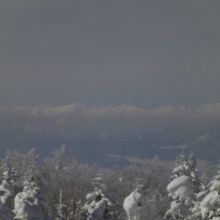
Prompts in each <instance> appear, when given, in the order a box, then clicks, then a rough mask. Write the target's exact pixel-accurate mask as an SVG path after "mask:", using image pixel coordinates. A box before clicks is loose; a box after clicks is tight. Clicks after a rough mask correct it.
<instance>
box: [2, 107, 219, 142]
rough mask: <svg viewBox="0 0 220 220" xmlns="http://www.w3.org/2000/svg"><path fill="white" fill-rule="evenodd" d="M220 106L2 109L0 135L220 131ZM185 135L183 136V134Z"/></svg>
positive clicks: (86, 136) (85, 136) (103, 135)
mask: <svg viewBox="0 0 220 220" xmlns="http://www.w3.org/2000/svg"><path fill="white" fill-rule="evenodd" d="M219 120H220V104H219V103H216V104H208V105H202V106H200V107H197V108H187V107H183V106H181V107H178V106H164V107H161V108H156V109H147V108H141V107H135V106H127V105H118V106H105V107H85V106H82V105H80V104H72V105H62V106H55V107H53V106H47V105H42V106H33V107H27V106H18V107H8V108H7V107H1V108H0V132H1V133H5V132H6V133H8V134H10V133H16V134H23V135H33V136H34V135H36V136H47V137H51V138H52V137H56V138H63V139H69V138H77V139H78V138H79V139H90V138H92V139H93V138H99V137H101V138H107V137H115V138H116V137H126V136H127V137H130V136H146V135H148V134H149V133H151V134H153V133H154V134H163V133H172V132H174V134H175V132H177V131H178V132H181V131H182V132H183V131H184V132H187V131H190V130H192V131H200V130H201V131H204V132H205V131H206V130H210V129H212V130H215V129H217V128H218V127H219ZM179 135H181V134H179Z"/></svg>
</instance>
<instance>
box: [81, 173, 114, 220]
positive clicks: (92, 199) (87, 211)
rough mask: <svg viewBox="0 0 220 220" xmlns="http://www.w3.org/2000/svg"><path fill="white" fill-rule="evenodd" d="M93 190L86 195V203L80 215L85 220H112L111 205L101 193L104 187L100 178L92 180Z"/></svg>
mask: <svg viewBox="0 0 220 220" xmlns="http://www.w3.org/2000/svg"><path fill="white" fill-rule="evenodd" d="M93 185H94V188H95V190H94V191H93V192H91V193H88V194H87V195H86V203H85V204H84V206H83V207H82V210H81V213H82V217H83V219H85V220H107V219H112V218H114V211H113V203H112V202H111V201H110V200H109V199H108V198H107V197H106V195H105V194H104V193H103V190H104V189H105V185H104V184H103V183H102V178H100V177H96V178H95V179H94V180H93Z"/></svg>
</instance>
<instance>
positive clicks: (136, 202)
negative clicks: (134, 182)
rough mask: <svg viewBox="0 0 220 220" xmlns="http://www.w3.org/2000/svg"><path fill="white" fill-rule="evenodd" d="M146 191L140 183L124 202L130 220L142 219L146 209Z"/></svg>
mask: <svg viewBox="0 0 220 220" xmlns="http://www.w3.org/2000/svg"><path fill="white" fill-rule="evenodd" d="M144 197H145V196H144V191H143V187H142V186H141V185H138V186H137V187H136V188H135V190H134V191H133V192H131V193H130V194H129V195H128V196H127V197H126V198H125V200H124V202H123V208H124V210H125V212H126V215H127V218H128V220H141V218H142V216H141V214H142V211H143V209H144V204H143V203H144Z"/></svg>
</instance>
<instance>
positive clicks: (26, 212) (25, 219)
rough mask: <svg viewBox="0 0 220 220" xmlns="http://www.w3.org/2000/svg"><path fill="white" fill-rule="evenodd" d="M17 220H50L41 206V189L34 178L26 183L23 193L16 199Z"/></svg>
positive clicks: (28, 179)
mask: <svg viewBox="0 0 220 220" xmlns="http://www.w3.org/2000/svg"><path fill="white" fill-rule="evenodd" d="M14 213H15V217H14V219H15V220H46V219H48V217H47V215H46V213H45V211H44V209H43V206H42V204H41V194H40V188H39V187H38V185H37V183H36V181H35V180H34V177H32V176H31V177H29V178H27V179H26V180H25V182H24V188H23V191H22V192H20V193H18V194H17V195H16V197H15V199H14Z"/></svg>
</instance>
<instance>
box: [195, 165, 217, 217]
mask: <svg viewBox="0 0 220 220" xmlns="http://www.w3.org/2000/svg"><path fill="white" fill-rule="evenodd" d="M197 216H198V217H199V218H200V219H202V220H220V167H219V170H218V172H217V174H216V175H215V176H214V177H213V179H212V180H211V182H210V184H209V188H208V192H207V194H206V196H205V197H204V199H203V200H202V201H201V202H200V205H199V209H197Z"/></svg>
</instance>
